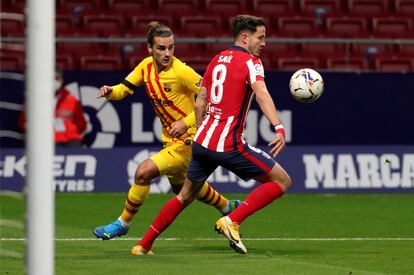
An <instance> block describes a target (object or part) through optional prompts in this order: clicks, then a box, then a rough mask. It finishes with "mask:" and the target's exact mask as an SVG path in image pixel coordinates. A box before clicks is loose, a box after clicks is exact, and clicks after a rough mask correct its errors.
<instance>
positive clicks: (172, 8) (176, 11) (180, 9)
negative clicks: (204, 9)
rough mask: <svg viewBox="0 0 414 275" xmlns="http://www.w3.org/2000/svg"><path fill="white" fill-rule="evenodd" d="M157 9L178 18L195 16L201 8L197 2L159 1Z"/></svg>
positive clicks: (187, 0)
mask: <svg viewBox="0 0 414 275" xmlns="http://www.w3.org/2000/svg"><path fill="white" fill-rule="evenodd" d="M157 9H158V10H159V11H160V12H162V13H164V14H173V15H175V16H177V15H182V14H194V13H195V11H197V10H199V9H200V7H199V5H198V1H197V0H158V2H157Z"/></svg>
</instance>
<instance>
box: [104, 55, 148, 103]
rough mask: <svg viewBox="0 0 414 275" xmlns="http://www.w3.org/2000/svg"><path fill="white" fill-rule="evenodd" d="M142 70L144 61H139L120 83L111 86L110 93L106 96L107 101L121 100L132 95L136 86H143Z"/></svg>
mask: <svg viewBox="0 0 414 275" xmlns="http://www.w3.org/2000/svg"><path fill="white" fill-rule="evenodd" d="M143 68H144V61H141V62H140V63H139V64H138V66H136V67H135V69H134V70H133V71H132V72H130V73H129V75H128V76H127V77H126V78H125V79H124V80H123V81H122V82H121V83H119V84H118V85H115V86H112V89H113V90H112V93H110V94H109V95H108V96H107V99H109V100H121V99H123V98H124V97H126V96H127V95H132V94H133V93H134V92H135V89H136V88H137V87H138V86H141V85H143V84H144V77H143Z"/></svg>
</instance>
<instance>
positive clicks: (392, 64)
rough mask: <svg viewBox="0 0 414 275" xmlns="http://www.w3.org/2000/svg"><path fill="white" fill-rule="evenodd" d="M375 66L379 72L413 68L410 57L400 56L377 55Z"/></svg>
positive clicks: (407, 70) (410, 69)
mask: <svg viewBox="0 0 414 275" xmlns="http://www.w3.org/2000/svg"><path fill="white" fill-rule="evenodd" d="M375 68H376V70H377V71H381V72H410V71H413V70H414V64H413V59H412V58H404V57H401V56H390V57H377V58H376V59H375Z"/></svg>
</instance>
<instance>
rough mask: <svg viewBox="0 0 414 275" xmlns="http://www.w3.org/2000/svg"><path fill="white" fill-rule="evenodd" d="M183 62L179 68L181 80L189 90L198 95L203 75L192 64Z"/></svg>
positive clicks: (178, 73)
mask: <svg viewBox="0 0 414 275" xmlns="http://www.w3.org/2000/svg"><path fill="white" fill-rule="evenodd" d="M179 63H181V64H180V65H179V66H178V67H177V69H178V71H177V75H178V78H179V82H180V83H181V84H182V85H184V86H185V87H186V88H187V89H188V90H189V91H191V92H192V93H194V94H196V95H198V94H199V93H200V85H201V80H202V78H201V76H200V75H199V74H198V73H197V72H196V71H194V70H193V68H191V67H190V66H187V65H186V64H184V63H182V62H181V61H179Z"/></svg>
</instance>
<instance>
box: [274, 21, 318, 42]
mask: <svg viewBox="0 0 414 275" xmlns="http://www.w3.org/2000/svg"><path fill="white" fill-rule="evenodd" d="M277 24H278V32H279V33H280V35H283V36H297V35H300V36H302V37H303V36H308V37H309V36H311V37H312V36H316V35H317V32H318V29H317V26H316V21H315V19H314V18H313V17H308V18H307V17H300V16H295V17H279V18H278V20H277Z"/></svg>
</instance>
